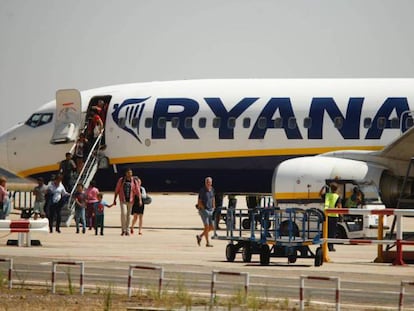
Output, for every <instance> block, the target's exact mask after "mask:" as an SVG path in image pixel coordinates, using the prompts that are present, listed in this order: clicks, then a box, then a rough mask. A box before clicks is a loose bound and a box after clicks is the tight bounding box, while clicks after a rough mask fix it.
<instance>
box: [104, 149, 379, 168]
mask: <svg viewBox="0 0 414 311" xmlns="http://www.w3.org/2000/svg"><path fill="white" fill-rule="evenodd" d="M382 148H383V146H369V147H368V146H363V147H362V146H361V147H351V146H348V147H335V148H333V147H325V148H291V149H287V148H286V149H268V150H236V151H216V152H198V153H174V154H162V155H144V156H133V157H122V158H112V159H111V160H110V163H111V164H122V163H143V162H162V161H181V160H201V159H219V158H244V157H266V156H289V155H312V154H321V153H326V152H331V151H340V150H367V151H377V150H381V149H382Z"/></svg>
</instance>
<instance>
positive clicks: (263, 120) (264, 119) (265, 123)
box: [257, 117, 267, 129]
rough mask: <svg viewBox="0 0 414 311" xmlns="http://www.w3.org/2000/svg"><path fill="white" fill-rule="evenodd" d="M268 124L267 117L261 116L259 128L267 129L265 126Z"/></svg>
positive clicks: (258, 121) (258, 122) (258, 123)
mask: <svg viewBox="0 0 414 311" xmlns="http://www.w3.org/2000/svg"><path fill="white" fill-rule="evenodd" d="M266 125H267V120H266V117H260V118H259V119H258V120H257V127H258V128H259V129H265V128H266Z"/></svg>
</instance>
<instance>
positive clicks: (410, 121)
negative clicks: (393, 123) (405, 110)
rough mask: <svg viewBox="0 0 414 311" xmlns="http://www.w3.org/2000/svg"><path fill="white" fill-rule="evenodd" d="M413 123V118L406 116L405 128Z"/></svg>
mask: <svg viewBox="0 0 414 311" xmlns="http://www.w3.org/2000/svg"><path fill="white" fill-rule="evenodd" d="M413 125H414V120H413V118H412V117H408V118H407V119H406V120H405V127H406V128H407V129H409V128H410V127H413Z"/></svg>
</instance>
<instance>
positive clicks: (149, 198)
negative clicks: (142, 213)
mask: <svg viewBox="0 0 414 311" xmlns="http://www.w3.org/2000/svg"><path fill="white" fill-rule="evenodd" d="M151 202H152V199H151V197H150V196H149V195H148V194H147V196H146V197H145V198H142V203H143V204H151Z"/></svg>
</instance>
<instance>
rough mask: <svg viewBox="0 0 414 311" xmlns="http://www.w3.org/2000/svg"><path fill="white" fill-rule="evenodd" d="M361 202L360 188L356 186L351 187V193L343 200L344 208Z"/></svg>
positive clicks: (356, 205) (355, 205) (354, 206)
mask: <svg viewBox="0 0 414 311" xmlns="http://www.w3.org/2000/svg"><path fill="white" fill-rule="evenodd" d="M361 203H362V193H361V190H359V189H358V187H354V189H352V194H351V195H350V197H349V198H348V199H347V200H346V202H345V207H346V208H356V207H358V205H360V204H361Z"/></svg>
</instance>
